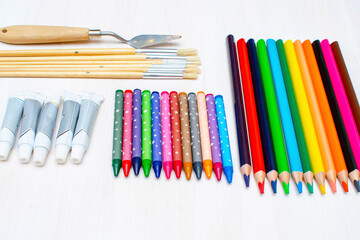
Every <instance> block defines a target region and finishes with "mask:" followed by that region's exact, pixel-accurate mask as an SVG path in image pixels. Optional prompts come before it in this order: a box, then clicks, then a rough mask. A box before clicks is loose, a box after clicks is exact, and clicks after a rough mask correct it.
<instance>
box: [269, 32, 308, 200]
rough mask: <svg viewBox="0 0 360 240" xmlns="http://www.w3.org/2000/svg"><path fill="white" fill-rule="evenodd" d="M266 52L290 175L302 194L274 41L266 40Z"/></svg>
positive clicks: (291, 126) (298, 154) (294, 145)
mask: <svg viewBox="0 0 360 240" xmlns="http://www.w3.org/2000/svg"><path fill="white" fill-rule="evenodd" d="M267 50H268V54H269V60H270V66H271V70H272V75H273V80H274V86H275V93H276V97H277V102H278V105H279V110H280V119H281V123H282V128H283V133H284V138H285V144H286V149H287V153H288V157H289V163H290V169H291V175H292V177H293V179H294V181H295V184H296V186H297V189H298V191H299V193H302V183H301V180H302V179H303V168H302V166H301V160H300V153H299V148H298V145H297V141H296V136H295V130H294V125H293V120H292V117H291V113H290V106H289V101H288V98H287V94H286V90H285V84H284V78H283V74H282V71H281V66H280V60H279V55H278V52H277V47H276V43H275V40H274V39H268V40H267Z"/></svg>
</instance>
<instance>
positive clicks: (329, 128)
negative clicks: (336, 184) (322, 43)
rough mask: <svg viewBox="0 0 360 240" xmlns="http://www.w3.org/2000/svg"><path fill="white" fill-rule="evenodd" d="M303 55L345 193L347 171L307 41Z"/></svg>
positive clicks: (322, 86) (317, 70)
mask: <svg viewBox="0 0 360 240" xmlns="http://www.w3.org/2000/svg"><path fill="white" fill-rule="evenodd" d="M302 45H303V48H304V53H305V57H306V61H307V63H308V67H309V71H310V75H311V80H312V84H313V86H314V90H315V94H316V99H317V101H318V104H319V110H320V114H321V117H322V119H323V123H324V128H325V133H326V136H327V140H328V143H329V147H330V150H331V155H332V157H333V160H334V166H335V170H336V174H337V177H338V179H339V181H340V183H341V185H342V187H343V188H344V190H345V192H347V191H348V171H347V169H346V164H345V159H344V155H343V153H342V150H341V146H340V142H339V137H338V134H337V132H336V128H335V124H334V120H333V117H332V115H331V110H330V106H329V103H328V99H327V97H326V93H325V90H324V85H323V83H322V80H321V75H320V72H319V68H318V65H317V63H316V58H315V54H314V50H313V47H312V45H311V42H310V41H309V40H306V41H305V42H303V44H302Z"/></svg>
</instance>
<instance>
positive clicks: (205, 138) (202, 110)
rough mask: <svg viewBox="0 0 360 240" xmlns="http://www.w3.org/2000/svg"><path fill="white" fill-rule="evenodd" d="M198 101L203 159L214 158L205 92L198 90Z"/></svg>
mask: <svg viewBox="0 0 360 240" xmlns="http://www.w3.org/2000/svg"><path fill="white" fill-rule="evenodd" d="M197 103H198V111H199V126H200V140H201V153H202V157H203V161H205V160H212V156H211V146H210V135H209V124H208V117H207V109H206V100H205V93H203V92H198V94H197Z"/></svg>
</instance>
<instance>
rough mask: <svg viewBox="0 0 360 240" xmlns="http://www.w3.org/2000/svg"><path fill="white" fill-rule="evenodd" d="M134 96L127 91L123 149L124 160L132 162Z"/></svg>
mask: <svg viewBox="0 0 360 240" xmlns="http://www.w3.org/2000/svg"><path fill="white" fill-rule="evenodd" d="M132 97H133V94H132V91H131V90H126V91H125V97H124V121H123V131H124V132H123V147H122V160H123V161H124V160H131V145H132V103H133V99H132Z"/></svg>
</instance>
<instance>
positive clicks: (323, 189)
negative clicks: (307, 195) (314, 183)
mask: <svg viewBox="0 0 360 240" xmlns="http://www.w3.org/2000/svg"><path fill="white" fill-rule="evenodd" d="M319 188H320V192H321V194H325V193H326V192H325V186H324V185H319Z"/></svg>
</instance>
